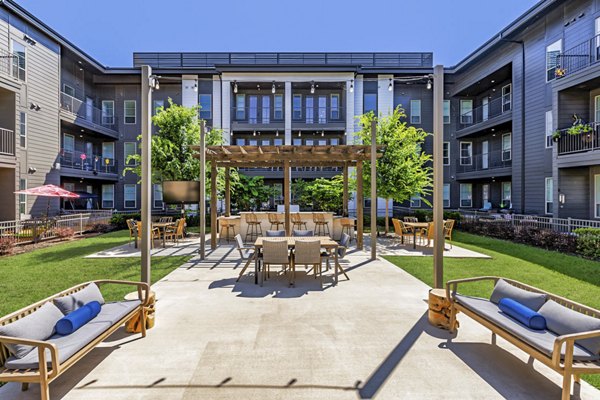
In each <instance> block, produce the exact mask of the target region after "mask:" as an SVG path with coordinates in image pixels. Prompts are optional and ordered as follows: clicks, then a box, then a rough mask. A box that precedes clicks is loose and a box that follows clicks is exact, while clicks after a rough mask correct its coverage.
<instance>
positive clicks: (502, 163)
mask: <svg viewBox="0 0 600 400" xmlns="http://www.w3.org/2000/svg"><path fill="white" fill-rule="evenodd" d="M511 153H512V152H511V149H506V150H493V151H490V152H488V153H480V154H475V155H471V156H463V157H460V158H459V159H458V160H457V163H456V172H457V173H465V172H477V171H487V170H494V169H498V168H506V167H510V166H512V154H511Z"/></svg>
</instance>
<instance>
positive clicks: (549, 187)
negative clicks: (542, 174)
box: [545, 177, 554, 214]
mask: <svg viewBox="0 0 600 400" xmlns="http://www.w3.org/2000/svg"><path fill="white" fill-rule="evenodd" d="M553 192H554V182H553V181H552V177H549V178H546V196H545V197H546V214H552V200H553V196H554V193H553Z"/></svg>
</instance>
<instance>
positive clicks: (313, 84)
mask: <svg viewBox="0 0 600 400" xmlns="http://www.w3.org/2000/svg"><path fill="white" fill-rule="evenodd" d="M314 93H315V81H312V82H311V83H310V94H314Z"/></svg>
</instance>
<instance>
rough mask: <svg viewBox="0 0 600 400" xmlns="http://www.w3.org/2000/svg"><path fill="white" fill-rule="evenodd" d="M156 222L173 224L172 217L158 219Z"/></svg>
mask: <svg viewBox="0 0 600 400" xmlns="http://www.w3.org/2000/svg"><path fill="white" fill-rule="evenodd" d="M158 222H173V217H160V218H159V219H158Z"/></svg>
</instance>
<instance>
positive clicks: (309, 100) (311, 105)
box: [304, 96, 315, 124]
mask: <svg viewBox="0 0 600 400" xmlns="http://www.w3.org/2000/svg"><path fill="white" fill-rule="evenodd" d="M304 101H305V107H304V113H305V114H306V123H307V124H312V123H314V122H315V99H314V98H313V97H312V96H306V99H305V100H304Z"/></svg>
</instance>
